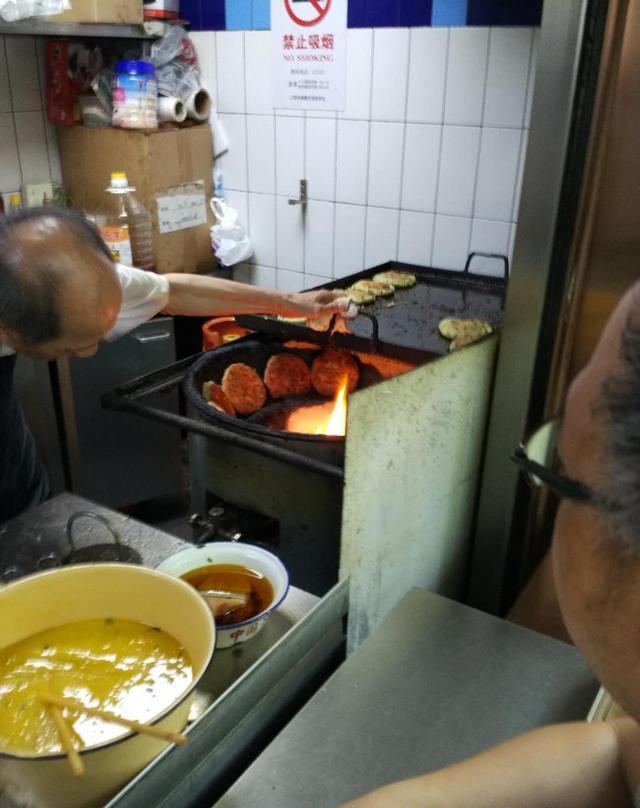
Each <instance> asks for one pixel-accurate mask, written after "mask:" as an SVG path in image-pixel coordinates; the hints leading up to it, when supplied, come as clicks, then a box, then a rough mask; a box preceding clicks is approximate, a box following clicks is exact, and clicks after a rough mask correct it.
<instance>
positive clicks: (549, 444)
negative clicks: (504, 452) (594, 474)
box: [511, 420, 594, 502]
mask: <svg viewBox="0 0 640 808" xmlns="http://www.w3.org/2000/svg"><path fill="white" fill-rule="evenodd" d="M559 430H560V421H559V420H555V421H548V422H547V423H546V424H543V425H542V426H541V427H539V428H538V429H536V431H535V432H534V433H533V434H532V435H531V437H530V438H529V439H528V440H527V441H526V442H525V443H521V444H519V445H518V446H517V448H516V449H515V451H514V453H513V454H512V455H511V459H512V460H513V462H514V463H516V464H517V465H518V466H519V467H520V470H521V471H524V472H525V474H526V478H527V481H528V482H529V484H530V485H531V486H532V487H534V488H540V487H542V486H546V487H547V488H550V489H551V490H552V491H553V492H554V494H557V495H558V496H559V497H561V498H562V499H572V500H575V501H577V502H590V501H592V500H593V498H594V494H593V491H592V490H591V489H590V488H588V487H587V486H586V485H583V484H582V483H580V482H578V481H577V480H572V479H571V477H565V476H564V474H560V473H558V472H557V471H556V470H555V468H554V467H555V466H557V463H558V454H557V451H556V441H557V437H558V432H559Z"/></svg>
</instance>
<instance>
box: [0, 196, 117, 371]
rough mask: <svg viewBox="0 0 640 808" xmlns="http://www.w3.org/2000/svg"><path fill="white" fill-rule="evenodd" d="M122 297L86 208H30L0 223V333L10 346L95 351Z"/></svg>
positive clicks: (52, 353)
mask: <svg viewBox="0 0 640 808" xmlns="http://www.w3.org/2000/svg"><path fill="white" fill-rule="evenodd" d="M120 303H121V292H120V286H119V283H118V279H117V275H116V272H115V269H114V266H113V263H112V260H111V256H110V253H109V250H108V248H107V247H106V245H105V244H104V242H103V241H102V239H101V238H100V235H99V233H98V231H97V229H96V228H95V227H94V226H93V225H92V224H91V223H90V222H88V221H87V220H86V219H85V217H84V216H83V215H82V214H80V213H77V212H75V211H70V210H66V209H57V208H56V209H50V208H40V209H29V210H27V211H25V212H23V213H21V214H18V215H16V216H13V217H7V218H6V219H5V220H3V221H2V222H0V338H1V339H2V340H3V341H6V342H8V343H9V344H10V345H11V346H12V347H13V348H15V349H16V350H21V351H26V352H29V353H32V354H36V355H39V356H44V357H45V358H55V357H57V356H62V355H68V354H77V355H85V353H86V351H87V350H88V349H89V348H91V349H92V350H91V352H92V353H93V352H94V351H95V347H96V346H97V343H98V342H99V341H100V339H102V337H103V336H104V335H105V333H107V331H109V329H110V328H111V326H112V325H113V321H114V320H115V318H116V316H117V313H118V311H119V308H120Z"/></svg>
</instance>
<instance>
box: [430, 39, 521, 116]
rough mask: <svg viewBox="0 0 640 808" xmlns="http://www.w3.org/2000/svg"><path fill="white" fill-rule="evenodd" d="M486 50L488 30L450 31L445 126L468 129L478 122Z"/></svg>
mask: <svg viewBox="0 0 640 808" xmlns="http://www.w3.org/2000/svg"><path fill="white" fill-rule="evenodd" d="M510 30H517V29H510ZM488 51H489V29H488V28H452V29H451V33H450V36H449V55H448V60H447V80H446V87H447V89H446V97H445V104H444V121H445V123H459V124H467V125H471V126H472V125H474V124H475V125H476V126H479V125H480V124H481V123H482V108H483V105H484V89H485V82H486V74H487V54H488Z"/></svg>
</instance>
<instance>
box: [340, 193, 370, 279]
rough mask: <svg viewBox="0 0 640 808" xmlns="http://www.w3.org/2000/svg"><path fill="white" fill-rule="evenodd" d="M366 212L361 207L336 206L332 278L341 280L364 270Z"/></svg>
mask: <svg viewBox="0 0 640 808" xmlns="http://www.w3.org/2000/svg"><path fill="white" fill-rule="evenodd" d="M366 212H367V209H366V208H365V207H364V206H362V205H341V204H337V205H336V225H335V237H334V252H333V277H334V278H343V277H344V276H345V275H352V274H353V273H354V272H359V271H360V270H362V269H364V238H365V219H366Z"/></svg>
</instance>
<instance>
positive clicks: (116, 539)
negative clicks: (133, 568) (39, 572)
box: [66, 511, 125, 561]
mask: <svg viewBox="0 0 640 808" xmlns="http://www.w3.org/2000/svg"><path fill="white" fill-rule="evenodd" d="M78 519H95V520H96V521H97V522H100V524H102V525H104V527H106V529H107V530H108V531H109V533H110V534H111V537H112V538H113V543H114V544H115V545H116V547H117V548H118V557H119V558H120V560H121V561H122V560H124V559H125V555H124V553H123V550H122V542H121V541H120V536H119V535H118V532H117V530H116V529H115V528H114V527H113V525H111V524H109V522H108V521H107V520H106V519H105V518H104V516H101V515H100V514H99V513H95V512H94V511H76V513H72V514H71V516H70V517H69V518H68V519H67V527H66V532H67V541H68V542H69V547H70V551H69V557H71V556H73V554H74V553H75V552H76V546H75V544H74V542H73V526H74V524H75V523H76V521H77V520H78Z"/></svg>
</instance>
